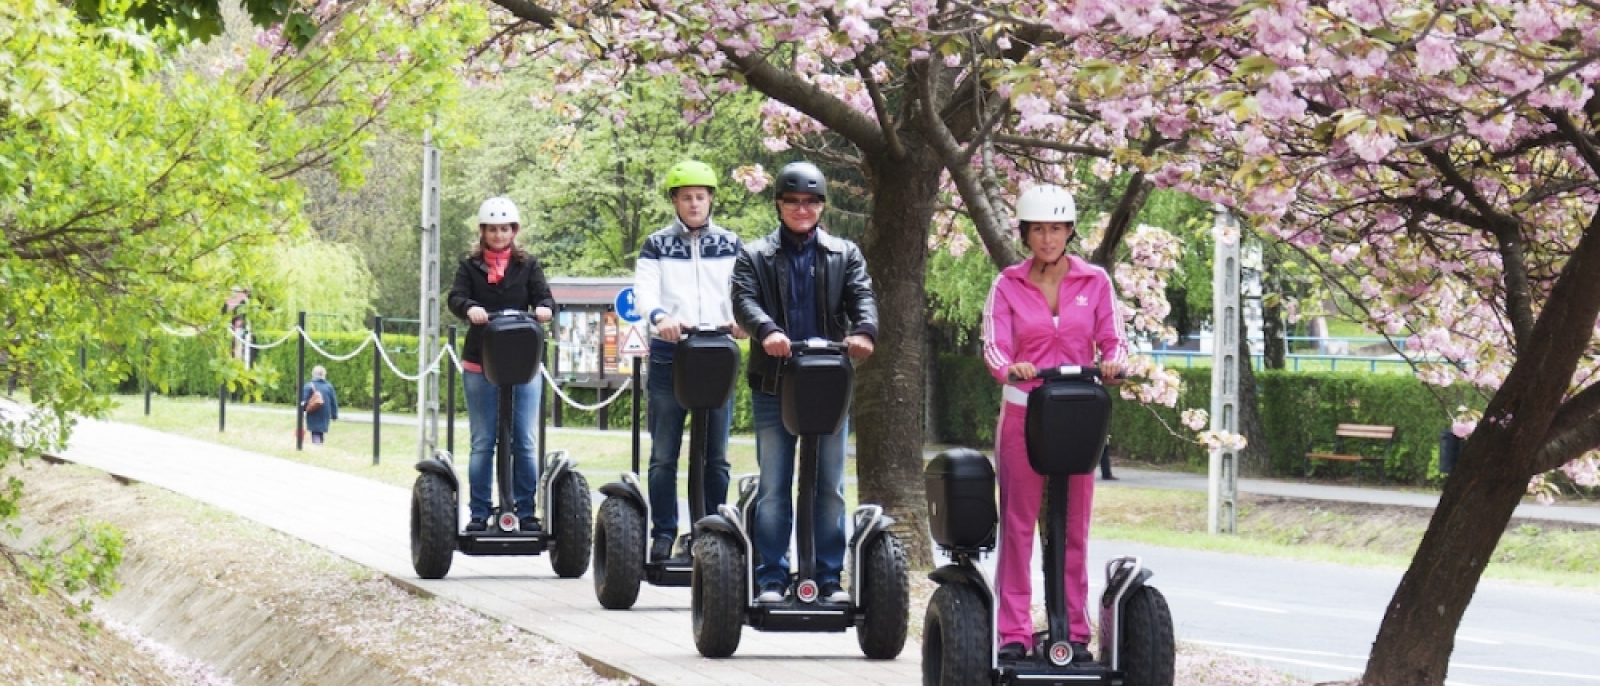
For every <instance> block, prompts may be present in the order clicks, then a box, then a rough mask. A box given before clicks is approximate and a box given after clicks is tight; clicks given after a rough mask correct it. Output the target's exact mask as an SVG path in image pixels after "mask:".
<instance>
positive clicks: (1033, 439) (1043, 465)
mask: <svg viewBox="0 0 1600 686" xmlns="http://www.w3.org/2000/svg"><path fill="white" fill-rule="evenodd" d="M1026 429H1027V436H1028V463H1029V464H1030V465H1032V466H1033V470H1034V471H1036V472H1038V473H1040V474H1043V475H1045V476H1059V475H1072V474H1088V473H1090V472H1093V471H1094V468H1095V466H1096V465H1098V464H1100V451H1102V450H1104V449H1105V447H1106V434H1107V432H1109V431H1110V430H1111V394H1109V393H1107V392H1106V389H1105V387H1104V386H1101V385H1100V384H1098V383H1095V382H1093V381H1087V380H1084V379H1059V380H1057V379H1050V380H1046V381H1045V382H1044V384H1043V385H1041V386H1039V387H1038V388H1035V389H1033V391H1032V392H1030V393H1028V418H1027V423H1026Z"/></svg>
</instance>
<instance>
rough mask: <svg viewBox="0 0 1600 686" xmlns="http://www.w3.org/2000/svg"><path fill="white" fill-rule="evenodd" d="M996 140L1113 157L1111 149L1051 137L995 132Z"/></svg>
mask: <svg viewBox="0 0 1600 686" xmlns="http://www.w3.org/2000/svg"><path fill="white" fill-rule="evenodd" d="M994 142H996V143H1001V144H1004V145H1017V146H1022V147H1026V148H1044V149H1046V150H1055V151H1057V152H1064V153H1068V154H1072V155H1084V156H1087V157H1103V158H1107V159H1110V157H1111V151H1110V150H1106V149H1104V148H1096V147H1094V146H1092V145H1072V144H1069V143H1062V142H1059V141H1053V140H1049V139H1046V138H1034V137H1032V136H1018V135H1015V134H1009V133H997V134H995V135H994Z"/></svg>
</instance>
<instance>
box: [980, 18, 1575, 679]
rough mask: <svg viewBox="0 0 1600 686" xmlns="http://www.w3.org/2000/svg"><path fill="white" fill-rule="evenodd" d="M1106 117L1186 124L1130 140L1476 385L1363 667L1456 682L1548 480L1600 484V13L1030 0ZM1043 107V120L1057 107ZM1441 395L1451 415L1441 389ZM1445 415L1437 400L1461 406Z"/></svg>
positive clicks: (1421, 361)
mask: <svg viewBox="0 0 1600 686" xmlns="http://www.w3.org/2000/svg"><path fill="white" fill-rule="evenodd" d="M1010 11H1011V12H1013V13H1014V14H1016V15H1018V16H1027V17H1031V18H1032V19H1031V21H1037V22H1040V23H1041V24H1043V25H1045V26H1048V27H1050V28H1051V29H1054V30H1056V31H1059V32H1060V33H1061V34H1063V35H1064V36H1067V37H1069V38H1068V39H1066V40H1063V41H1061V42H1059V43H1057V44H1055V46H1054V53H1053V55H1052V57H1053V59H1056V60H1059V63H1061V64H1063V65H1070V67H1068V68H1070V69H1072V70H1074V72H1075V75H1076V78H1075V79H1074V80H1073V82H1074V83H1075V84H1076V86H1077V87H1076V88H1075V89H1074V92H1073V93H1071V94H1069V95H1066V96H1063V95H1061V94H1060V93H1059V92H1058V93H1057V94H1056V96H1055V100H1054V101H1052V102H1051V103H1050V105H1049V106H1048V107H1043V108H1040V109H1041V110H1042V111H1044V112H1047V113H1048V112H1054V111H1060V110H1061V109H1062V102H1061V100H1062V99H1063V98H1066V99H1068V100H1070V99H1072V98H1077V97H1082V98H1086V99H1088V100H1089V101H1090V102H1092V103H1093V105H1092V106H1091V108H1092V109H1093V110H1094V111H1095V112H1097V114H1098V115H1099V118H1100V120H1101V121H1102V122H1120V123H1121V125H1122V126H1124V127H1126V128H1129V129H1132V130H1144V129H1147V128H1154V129H1156V130H1158V131H1160V132H1162V134H1163V135H1165V136H1167V137H1169V138H1173V139H1179V140H1182V141H1183V144H1182V145H1181V146H1168V147H1164V148H1161V149H1158V150H1155V151H1153V152H1152V153H1148V154H1140V155H1132V154H1129V153H1130V152H1131V151H1129V150H1128V149H1126V148H1121V149H1120V150H1119V158H1118V159H1120V160H1122V161H1124V162H1125V163H1127V164H1132V165H1135V166H1138V167H1140V168H1143V169H1147V170H1149V171H1150V172H1151V178H1152V179H1153V180H1154V181H1155V182H1156V183H1157V184H1158V185H1160V186H1165V187H1173V188H1179V189H1184V190H1188V191H1190V192H1193V193H1195V194H1196V195H1198V196H1200V197H1202V198H1205V199H1208V200H1216V201H1219V202H1223V203H1226V204H1229V205H1232V206H1234V207H1237V208H1239V209H1240V210H1242V211H1243V212H1245V213H1246V214H1247V215H1248V216H1249V217H1250V218H1251V219H1252V220H1253V222H1254V225H1255V227H1256V228H1257V229H1258V230H1260V231H1261V232H1263V233H1264V234H1265V235H1267V236H1269V237H1271V238H1273V239H1276V240H1278V241H1282V242H1283V243H1285V244H1287V245H1288V246H1291V247H1293V248H1295V249H1297V250H1299V251H1301V252H1302V253H1303V254H1304V255H1305V256H1306V257H1307V258H1308V259H1310V260H1311V261H1312V262H1313V263H1314V264H1317V265H1319V267H1320V268H1321V269H1322V270H1323V272H1324V273H1325V275H1326V276H1327V280H1326V281H1327V283H1328V284H1330V285H1331V287H1333V288H1338V289H1342V290H1344V291H1345V293H1344V295H1345V296H1346V297H1345V298H1344V301H1345V302H1348V303H1351V310H1352V311H1351V312H1348V313H1347V314H1348V315H1350V316H1353V317H1355V318H1357V319H1358V320H1360V321H1363V322H1364V323H1366V324H1367V325H1368V326H1369V327H1370V328H1372V329H1373V330H1376V331H1382V332H1384V333H1385V334H1386V335H1389V336H1392V337H1394V338H1396V339H1404V340H1405V342H1406V343H1407V345H1406V348H1405V349H1406V350H1407V353H1408V354H1409V355H1411V356H1412V359H1413V361H1414V363H1415V365H1416V368H1417V370H1418V373H1419V376H1420V377H1421V378H1422V379H1423V380H1425V381H1428V382H1430V383H1435V384H1440V385H1445V384H1452V383H1469V384H1472V385H1474V386H1475V387H1477V388H1479V389H1481V391H1482V393H1483V394H1484V395H1485V397H1486V409H1485V410H1484V411H1483V412H1482V415H1481V419H1476V418H1463V419H1468V420H1471V419H1476V421H1464V422H1462V424H1461V425H1460V426H1459V427H1458V432H1459V433H1463V434H1465V433H1468V432H1469V431H1470V438H1469V439H1468V440H1467V441H1466V444H1465V448H1464V450H1463V453H1462V455H1461V458H1460V461H1459V463H1458V466H1457V468H1456V471H1455V473H1453V474H1452V475H1451V477H1450V479H1449V480H1448V481H1447V482H1446V485H1445V488H1444V492H1443V495H1442V497H1441V499H1440V503H1439V506H1438V508H1437V509H1436V511H1435V513H1434V517H1433V520H1432V522H1431V523H1430V526H1429V528H1428V531H1427V533H1426V535H1425V536H1424V539H1423V541H1422V543H1421V546H1420V547H1419V549H1418V551H1417V553H1416V556H1415V558H1414V559H1413V562H1412V565H1411V567H1410V568H1409V569H1408V570H1407V572H1406V574H1405V575H1404V577H1403V579H1402V580H1401V583H1400V586H1399V588H1398V589H1397V590H1396V592H1395V595H1394V597H1393V599H1392V600H1391V602H1390V605H1389V608H1388V611H1387V612H1386V613H1385V615H1384V620H1383V623H1382V626H1381V627H1380V629H1379V632H1378V636H1377V640H1376V641H1375V642H1374V644H1373V651H1372V655H1371V659H1370V661H1369V663H1368V667H1367V671H1366V673H1365V675H1364V677H1363V679H1362V683H1364V684H1366V685H1368V686H1393V685H1405V686H1412V685H1437V684H1441V683H1443V681H1444V679H1445V676H1446V674H1447V670H1448V664H1449V657H1450V654H1451V651H1452V648H1453V641H1454V634H1455V630H1456V627H1457V626H1458V624H1459V622H1460V619H1461V616H1462V614H1463V613H1464V612H1465V610H1466V607H1467V604H1468V603H1469V602H1470V601H1471V599H1472V594H1473V590H1474V588H1475V587H1476V585H1477V583H1478V580H1479V578H1480V576H1481V575H1482V573H1483V570H1484V567H1485V566H1486V565H1487V563H1488V561H1489V560H1490V558H1491V556H1492V554H1493V552H1494V549H1495V546H1496V543H1497V542H1498V540H1499V538H1500V535H1501V532H1503V531H1504V529H1505V526H1506V524H1507V522H1508V521H1509V519H1510V516H1511V514H1512V511H1513V509H1514V508H1515V507H1516V505H1517V504H1518V502H1519V501H1520V500H1521V498H1522V497H1523V496H1524V494H1525V493H1526V492H1527V490H1528V487H1529V483H1530V480H1534V483H1535V484H1540V483H1544V484H1548V483H1549V482H1548V481H1545V480H1542V479H1540V478H1539V477H1540V475H1543V474H1546V473H1549V472H1551V471H1552V470H1557V469H1560V470H1562V471H1563V472H1564V473H1565V475H1566V478H1568V479H1570V480H1572V481H1573V482H1575V483H1577V484H1579V485H1587V486H1593V485H1594V484H1595V471H1594V464H1595V458H1594V457H1593V453H1591V452H1590V451H1591V449H1593V448H1595V447H1596V446H1597V445H1600V387H1596V385H1595V383H1594V380H1595V373H1596V363H1595V359H1596V355H1597V353H1600V349H1597V346H1596V337H1595V328H1596V319H1597V316H1600V278H1597V277H1596V276H1595V275H1594V274H1595V269H1596V267H1597V266H1600V262H1597V260H1600V196H1597V194H1596V191H1597V187H1600V136H1597V131H1600V98H1597V97H1596V94H1595V91H1594V86H1593V84H1594V83H1595V82H1596V81H1600V63H1597V57H1600V8H1597V7H1596V6H1595V5H1594V4H1593V3H1588V2H1581V1H1572V2H1566V1H1553V2H1552V1H1545V0H1534V1H1532V2H1517V3H1503V2H1474V1H1467V2H1423V1H1410V0H1398V1H1390V0H1343V1H1340V2H1333V3H1327V4H1317V5H1314V4H1312V3H1305V2H1296V1H1287V2H1244V3H1239V2H1224V3H1199V2H1165V3H1150V2H1146V3H1132V4H1127V3H1116V4H1113V3H1100V2H1083V3H1074V4H1072V5H1070V6H1067V5H1059V6H1057V5H1052V6H1042V5H1039V4H1033V5H1030V6H1027V7H1014V8H1012V10H1010ZM1041 116H1048V115H1041ZM1441 409H1442V410H1443V409H1444V408H1441ZM1445 418H1446V415H1445V414H1444V412H1441V423H1444V420H1445Z"/></svg>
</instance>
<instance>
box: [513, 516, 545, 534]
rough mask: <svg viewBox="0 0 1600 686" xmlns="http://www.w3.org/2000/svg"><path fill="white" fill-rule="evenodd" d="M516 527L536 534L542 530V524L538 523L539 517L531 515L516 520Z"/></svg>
mask: <svg viewBox="0 0 1600 686" xmlns="http://www.w3.org/2000/svg"><path fill="white" fill-rule="evenodd" d="M517 527H518V528H520V529H522V532H523V533H531V534H536V533H539V532H540V531H543V530H544V526H543V525H541V524H539V518H538V517H535V516H533V515H528V516H526V517H523V518H522V520H521V521H519V522H517Z"/></svg>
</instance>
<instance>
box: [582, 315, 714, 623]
mask: <svg viewBox="0 0 1600 686" xmlns="http://www.w3.org/2000/svg"><path fill="white" fill-rule="evenodd" d="M730 333H732V332H731V330H730V329H729V328H728V327H713V326H700V327H695V328H689V327H684V329H683V337H682V338H680V339H678V344H677V348H676V349H675V350H674V351H673V353H672V394H673V396H674V398H675V399H676V400H677V401H678V404H679V405H681V406H683V407H684V408H686V409H688V410H689V413H690V414H689V513H690V520H689V521H690V522H697V521H699V520H700V518H702V517H704V516H705V515H706V506H705V502H706V499H705V490H706V487H705V482H706V452H707V451H708V450H709V447H710V431H711V416H710V415H711V411H712V410H716V409H718V408H720V407H723V406H725V405H727V404H728V399H729V398H732V397H733V391H734V383H735V382H737V381H738V378H739V346H738V345H736V344H735V343H734V342H733V338H732V337H731V336H730V335H729V334H730ZM635 390H636V391H637V387H635ZM634 402H635V403H637V402H639V396H638V394H637V393H635V395H634ZM633 431H634V433H635V435H637V434H638V432H639V425H638V422H635V423H634V427H633ZM635 444H636V445H637V442H635ZM600 493H601V494H603V495H605V496H606V499H605V501H603V502H601V503H600V517H599V519H597V520H595V526H594V593H595V597H596V598H598V599H599V600H600V605H601V606H603V607H605V608H606V609H608V610H626V609H628V608H630V607H633V603H634V601H636V600H638V599H639V583H640V581H641V579H642V580H644V581H648V582H650V583H651V584H653V585H656V586H688V585H689V578H690V576H691V574H692V571H691V569H690V565H689V560H690V558H689V557H688V556H686V555H681V554H680V555H676V556H674V557H672V558H670V559H666V560H650V559H648V553H647V548H648V547H649V542H650V539H649V536H648V535H647V534H648V531H646V529H648V528H649V526H650V500H649V499H648V498H646V497H645V493H644V489H643V488H642V487H641V486H640V484H639V453H638V451H635V452H634V454H633V471H631V472H626V473H624V474H623V475H622V480H621V481H614V482H611V483H609V484H606V485H604V486H601V487H600ZM691 530H692V524H691ZM693 538H694V537H693V535H692V534H690V533H686V534H684V535H683V536H682V537H680V539H679V541H678V545H677V546H676V550H678V551H681V552H691V553H692V550H693V547H692V546H693Z"/></svg>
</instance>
